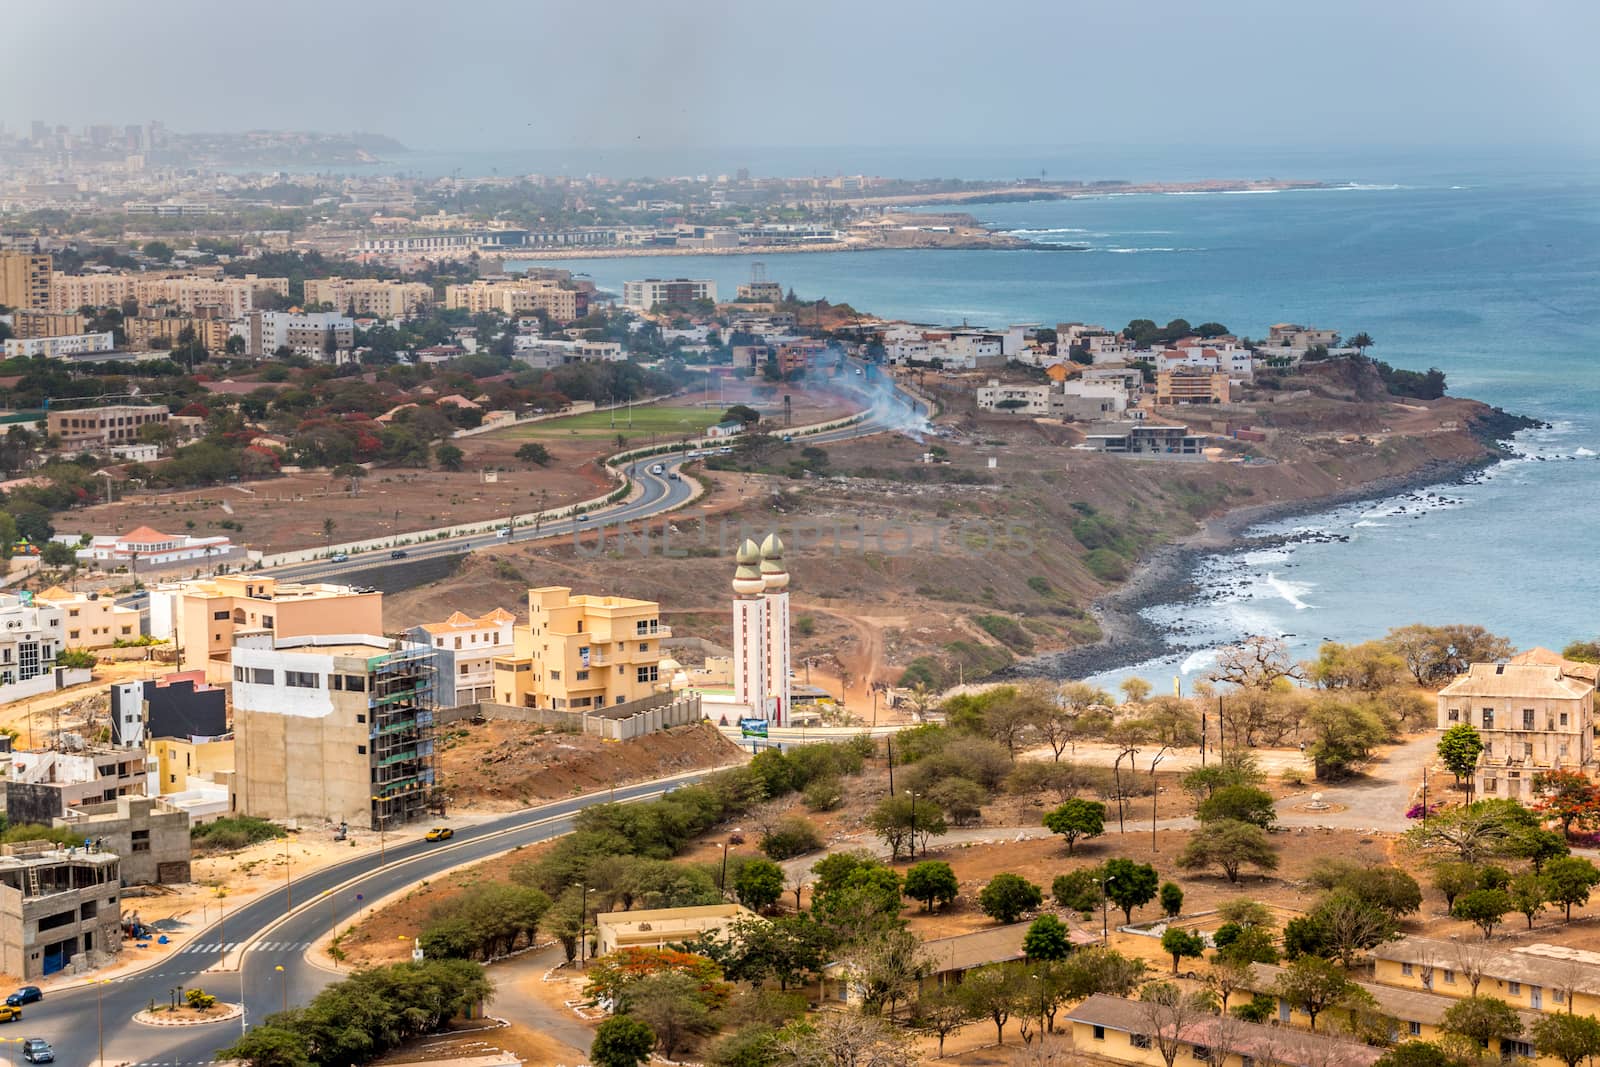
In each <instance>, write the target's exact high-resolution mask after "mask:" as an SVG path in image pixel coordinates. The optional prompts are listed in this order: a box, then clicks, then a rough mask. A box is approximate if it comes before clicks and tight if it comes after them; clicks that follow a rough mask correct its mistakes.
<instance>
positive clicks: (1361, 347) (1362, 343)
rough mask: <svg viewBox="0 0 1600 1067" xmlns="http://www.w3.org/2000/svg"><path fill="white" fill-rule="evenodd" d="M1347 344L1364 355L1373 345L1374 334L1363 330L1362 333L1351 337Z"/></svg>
mask: <svg viewBox="0 0 1600 1067" xmlns="http://www.w3.org/2000/svg"><path fill="white" fill-rule="evenodd" d="M1346 344H1348V345H1349V346H1350V347H1351V348H1353V349H1355V350H1356V351H1357V352H1359V353H1360V354H1361V355H1363V356H1364V355H1366V354H1367V349H1369V348H1371V347H1372V335H1371V334H1369V333H1367V332H1366V331H1365V330H1362V331H1361V332H1360V333H1358V334H1356V335H1355V336H1354V337H1352V338H1350V340H1349V341H1347V342H1346Z"/></svg>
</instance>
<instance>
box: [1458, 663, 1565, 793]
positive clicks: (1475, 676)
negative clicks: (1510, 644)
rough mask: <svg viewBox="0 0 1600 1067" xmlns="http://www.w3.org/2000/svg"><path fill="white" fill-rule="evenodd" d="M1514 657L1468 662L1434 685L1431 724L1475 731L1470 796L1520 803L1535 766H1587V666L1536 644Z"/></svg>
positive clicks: (1537, 768) (1530, 785) (1540, 768)
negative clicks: (1477, 752)
mask: <svg viewBox="0 0 1600 1067" xmlns="http://www.w3.org/2000/svg"><path fill="white" fill-rule="evenodd" d="M1540 654H1542V655H1540ZM1551 657H1553V659H1554V662H1544V661H1543V660H1546V659H1549V658H1551ZM1517 660H1518V661H1520V662H1518V661H1513V662H1510V663H1474V664H1473V665H1472V666H1471V667H1470V668H1469V669H1468V671H1467V673H1466V674H1463V675H1461V676H1460V677H1458V678H1457V679H1456V680H1455V681H1453V682H1451V683H1450V684H1449V685H1447V686H1445V687H1444V688H1443V689H1441V690H1440V691H1439V728H1440V729H1441V730H1446V729H1449V728H1450V727H1452V726H1454V725H1456V724H1457V723H1467V724H1469V725H1470V726H1472V727H1474V728H1475V729H1476V730H1477V731H1478V734H1479V736H1480V737H1482V738H1483V756H1482V758H1481V759H1480V760H1479V762H1478V767H1477V771H1476V772H1475V773H1474V775H1473V788H1474V789H1475V790H1476V794H1477V795H1478V796H1480V797H1501V796H1503V797H1510V798H1511V799H1513V800H1520V801H1523V802H1525V803H1526V802H1531V801H1532V800H1533V799H1534V795H1533V778H1534V775H1536V774H1538V773H1539V772H1540V771H1548V770H1554V769H1556V768H1561V769H1565V770H1575V771H1583V772H1585V773H1593V771H1594V770H1595V757H1594V692H1595V685H1594V677H1593V674H1594V667H1593V665H1592V664H1585V663H1574V664H1566V661H1564V660H1562V659H1561V657H1559V656H1556V655H1555V654H1554V653H1550V652H1546V651H1545V650H1543V649H1535V650H1534V651H1533V652H1530V653H1525V654H1524V655H1523V656H1519V657H1517Z"/></svg>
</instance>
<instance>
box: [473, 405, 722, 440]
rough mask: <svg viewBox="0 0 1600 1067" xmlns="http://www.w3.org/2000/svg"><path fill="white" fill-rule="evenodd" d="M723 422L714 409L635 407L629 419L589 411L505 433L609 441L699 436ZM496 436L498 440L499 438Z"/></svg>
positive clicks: (621, 413)
mask: <svg viewBox="0 0 1600 1067" xmlns="http://www.w3.org/2000/svg"><path fill="white" fill-rule="evenodd" d="M721 421H722V412H721V411H720V410H716V409H713V408H699V407H675V406H665V405H661V404H650V405H646V406H635V407H634V409H633V416H632V419H631V425H630V419H629V415H628V410H627V409H626V408H621V409H619V410H617V411H614V412H613V411H586V412H584V413H583V414H581V415H567V416H565V417H563V418H559V419H549V420H546V421H545V422H532V423H528V424H526V425H524V426H513V427H510V428H508V429H507V430H506V431H505V436H506V437H507V438H512V439H516V440H532V439H538V438H551V437H610V436H612V435H614V434H619V433H621V434H628V435H629V436H634V435H637V434H640V433H659V434H666V435H669V436H671V435H676V434H694V435H697V436H698V435H699V434H700V433H702V432H704V431H705V429H706V427H708V426H715V425H716V424H717V423H719V422H721ZM495 436H499V435H498V434H496V435H495Z"/></svg>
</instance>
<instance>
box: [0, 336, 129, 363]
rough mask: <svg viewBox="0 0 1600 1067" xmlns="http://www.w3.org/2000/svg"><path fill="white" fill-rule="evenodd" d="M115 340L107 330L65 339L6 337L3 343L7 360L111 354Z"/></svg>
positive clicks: (114, 347) (114, 346)
mask: <svg viewBox="0 0 1600 1067" xmlns="http://www.w3.org/2000/svg"><path fill="white" fill-rule="evenodd" d="M116 347H117V345H116V340H115V338H114V337H113V336H112V334H111V332H110V331H109V330H108V331H106V332H105V333H75V334H69V335H67V336H65V337H8V338H6V341H5V355H6V358H7V359H15V358H16V357H18V356H23V357H30V358H31V357H33V356H45V357H47V358H60V357H62V356H81V355H86V354H88V353H91V352H111V351H114V350H115V349H116Z"/></svg>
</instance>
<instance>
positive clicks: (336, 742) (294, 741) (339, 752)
mask: <svg viewBox="0 0 1600 1067" xmlns="http://www.w3.org/2000/svg"><path fill="white" fill-rule="evenodd" d="M436 685H437V679H436V671H435V659H434V653H433V650H432V649H431V648H429V647H428V646H427V645H422V644H416V643H412V642H403V641H394V640H390V639H389V638H386V637H377V636H373V635H368V634H336V635H318V636H311V637H287V638H278V639H277V640H273V639H272V637H271V635H268V634H256V635H251V636H247V637H242V638H240V640H239V643H238V644H237V646H235V648H234V653H233V727H234V738H235V741H236V743H237V745H236V755H237V763H236V767H235V778H234V796H235V805H234V806H235V808H236V810H238V811H240V812H241V813H243V814H246V815H254V816H258V817H260V818H264V819H282V820H311V821H315V822H320V823H327V824H331V825H338V824H339V823H342V822H348V823H350V824H351V825H354V826H361V827H370V828H373V829H377V828H379V827H385V828H388V827H394V826H398V825H401V824H403V823H406V822H409V821H411V820H413V819H419V818H421V817H423V815H425V814H426V813H427V811H428V809H429V807H430V804H431V802H432V800H433V787H434V754H433V732H434V713H435V696H434V694H435V692H436Z"/></svg>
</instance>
